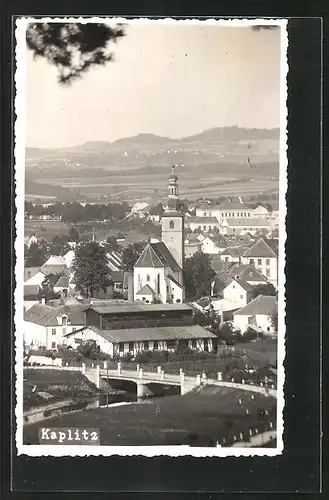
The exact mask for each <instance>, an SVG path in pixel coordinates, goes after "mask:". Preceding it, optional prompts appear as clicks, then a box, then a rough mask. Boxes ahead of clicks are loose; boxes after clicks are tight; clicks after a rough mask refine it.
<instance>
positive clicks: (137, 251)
mask: <svg viewBox="0 0 329 500" xmlns="http://www.w3.org/2000/svg"><path fill="white" fill-rule="evenodd" d="M145 246H146V242H145V241H139V242H137V243H133V244H131V245H128V246H127V247H126V248H124V249H123V252H122V262H123V270H124V271H132V270H133V268H134V265H135V264H136V262H137V260H138V258H139V256H140V255H141V253H142V251H143V250H144V248H145Z"/></svg>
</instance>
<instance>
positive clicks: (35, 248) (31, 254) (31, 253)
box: [25, 243, 47, 267]
mask: <svg viewBox="0 0 329 500" xmlns="http://www.w3.org/2000/svg"><path fill="white" fill-rule="evenodd" d="M46 260H47V250H46V247H45V246H44V245H41V244H40V245H38V243H31V245H30V248H28V249H27V252H26V254H25V266H26V267H40V266H42V265H43V264H44V263H45V261H46Z"/></svg>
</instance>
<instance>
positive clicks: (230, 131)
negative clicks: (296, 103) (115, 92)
mask: <svg viewBox="0 0 329 500" xmlns="http://www.w3.org/2000/svg"><path fill="white" fill-rule="evenodd" d="M264 139H275V140H279V129H278V128H274V129H246V128H242V127H216V128H210V129H208V130H204V131H203V132H200V133H198V134H193V135H190V136H186V137H182V138H181V139H171V138H169V137H161V136H158V135H155V134H148V133H143V134H138V135H135V136H132V137H122V138H121V139H117V140H115V141H113V142H109V141H88V142H86V143H84V144H80V145H78V146H74V147H68V148H57V149H55V148H54V149H43V148H30V147H28V148H26V157H27V158H28V159H31V158H42V157H46V156H47V157H48V156H52V155H56V154H59V153H61V154H64V153H65V152H67V153H74V152H76V153H79V152H80V153H81V152H83V151H85V152H87V151H89V152H93V153H97V152H98V151H99V152H102V151H118V150H119V149H120V150H127V149H139V148H140V149H144V148H147V149H149V150H153V149H154V150H156V151H158V150H159V149H166V148H169V147H172V146H175V147H176V148H179V147H180V148H184V147H185V148H187V147H189V146H191V144H193V143H194V144H195V145H197V146H198V147H200V146H201V147H203V148H207V147H211V146H212V145H216V144H227V143H231V142H240V141H258V140H264Z"/></svg>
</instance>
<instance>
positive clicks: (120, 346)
mask: <svg viewBox="0 0 329 500" xmlns="http://www.w3.org/2000/svg"><path fill="white" fill-rule="evenodd" d="M124 350H125V344H124V342H119V352H123V351H124Z"/></svg>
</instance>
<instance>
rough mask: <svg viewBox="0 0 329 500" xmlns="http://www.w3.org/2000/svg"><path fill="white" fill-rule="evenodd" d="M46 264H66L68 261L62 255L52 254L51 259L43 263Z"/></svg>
mask: <svg viewBox="0 0 329 500" xmlns="http://www.w3.org/2000/svg"><path fill="white" fill-rule="evenodd" d="M43 265H44V266H65V265H66V262H65V259H64V257H62V256H61V255H51V256H50V257H49V259H48V260H47V261H46V262H45V263H44V264H43Z"/></svg>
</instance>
